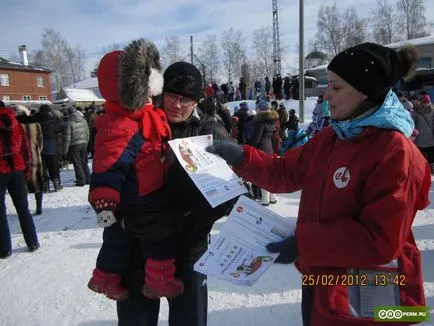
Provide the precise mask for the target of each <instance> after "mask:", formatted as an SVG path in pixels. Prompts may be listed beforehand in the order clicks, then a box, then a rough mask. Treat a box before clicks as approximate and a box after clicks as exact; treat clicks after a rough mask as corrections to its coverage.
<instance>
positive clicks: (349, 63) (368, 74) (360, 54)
mask: <svg viewBox="0 0 434 326" xmlns="http://www.w3.org/2000/svg"><path fill="white" fill-rule="evenodd" d="M417 60H418V55H417V50H416V48H415V47H414V46H405V47H403V48H402V49H400V50H399V51H395V50H394V49H391V48H388V47H384V46H382V45H379V44H375V43H370V42H366V43H362V44H359V45H356V46H353V47H351V48H348V49H346V50H344V51H342V52H340V53H339V54H337V55H336V56H335V57H334V58H333V59H332V61H331V62H330V64H329V65H328V67H327V69H328V70H331V71H333V72H334V73H336V74H337V75H339V76H340V77H341V78H342V79H344V80H345V81H346V82H347V83H349V84H350V85H351V86H353V87H354V88H355V89H357V90H359V91H360V92H362V93H363V94H365V95H366V96H367V97H368V98H369V99H370V100H372V101H374V102H378V100H380V101H381V99H384V96H385V95H386V94H387V92H388V91H389V90H390V89H391V88H392V87H393V86H394V85H395V84H396V83H397V82H398V81H399V80H400V79H402V78H405V77H406V76H408V75H410V74H411V73H412V71H414V69H415V66H416V63H417Z"/></svg>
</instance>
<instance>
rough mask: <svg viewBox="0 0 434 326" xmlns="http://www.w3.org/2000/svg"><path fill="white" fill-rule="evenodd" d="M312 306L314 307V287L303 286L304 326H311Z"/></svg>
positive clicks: (302, 308) (302, 309)
mask: <svg viewBox="0 0 434 326" xmlns="http://www.w3.org/2000/svg"><path fill="white" fill-rule="evenodd" d="M312 305H313V287H312V286H306V285H303V286H302V287H301V316H302V318H303V326H309V325H310V319H311V318H310V316H311V314H312Z"/></svg>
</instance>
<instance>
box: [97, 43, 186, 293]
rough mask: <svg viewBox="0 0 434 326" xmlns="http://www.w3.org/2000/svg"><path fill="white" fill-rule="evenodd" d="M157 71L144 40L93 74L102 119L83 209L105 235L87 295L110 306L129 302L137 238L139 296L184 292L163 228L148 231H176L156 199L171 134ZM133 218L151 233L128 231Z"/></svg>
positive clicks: (154, 53) (155, 55) (109, 57)
mask: <svg viewBox="0 0 434 326" xmlns="http://www.w3.org/2000/svg"><path fill="white" fill-rule="evenodd" d="M160 69H161V66H160V55H159V52H158V50H157V48H156V47H155V45H154V44H153V43H152V42H150V41H146V40H143V39H140V40H135V41H133V42H132V43H130V44H129V45H128V46H127V47H126V48H125V49H124V50H123V51H112V52H109V53H107V54H106V55H105V56H104V57H103V58H102V59H101V62H100V64H99V67H98V75H97V77H98V84H99V89H100V91H101V95H102V96H103V97H104V98H105V99H106V103H105V104H104V108H105V113H104V114H102V115H100V116H98V117H97V119H96V122H95V128H96V138H95V156H94V160H93V173H92V176H91V184H90V192H89V202H90V203H91V204H92V206H93V207H94V209H95V211H96V212H97V222H98V225H99V226H101V227H104V234H103V244H102V247H101V249H100V252H99V255H98V258H97V262H96V268H95V269H94V270H93V276H92V278H91V279H90V281H89V283H88V287H89V288H90V289H91V290H93V291H95V292H98V293H104V294H105V295H106V296H107V297H108V298H110V299H114V300H125V299H127V298H128V296H129V291H128V290H127V289H126V288H125V287H124V286H123V285H122V284H121V281H122V275H123V274H124V272H125V270H126V268H127V265H128V261H129V257H130V256H129V255H130V252H131V244H132V243H133V240H134V238H140V240H141V244H142V252H143V255H144V257H145V258H146V262H145V267H144V269H145V276H144V278H145V282H144V285H143V288H142V294H143V295H144V296H146V297H148V298H151V299H156V298H160V297H167V298H174V297H176V296H178V295H180V294H181V293H182V291H183V283H182V282H181V281H179V280H178V279H176V278H175V259H174V258H173V257H175V247H176V245H175V244H173V242H174V241H175V239H174V237H173V234H171V233H170V232H169V229H168V228H166V229H163V230H167V232H160V233H157V232H153V229H152V228H153V227H161V225H165V224H166V223H167V224H171V223H174V221H173V219H172V216H173V214H171V213H170V212H169V211H168V210H166V209H165V208H166V207H167V205H166V200H165V198H166V197H165V195H164V194H163V191H162V186H163V184H164V181H165V176H166V173H167V167H168V163H167V162H168V161H169V160H168V159H167V158H168V150H169V147H168V144H167V141H168V140H169V139H170V137H171V131H170V127H169V125H168V123H167V119H166V115H165V112H164V111H163V110H162V109H160V108H156V107H154V105H153V103H152V97H153V96H156V95H159V94H161V92H162V88H163V76H162V75H161V73H160ZM138 217H139V219H140V221H139V222H140V223H139V224H142V225H149V229H148V230H149V233H148V234H146V235H144V234H143V233H142V232H140V233H139V232H138V231H137V228H134V227H131V225H132V223H133V222H132V221H134V223H136V224H135V225H137V219H138ZM171 219H172V220H171ZM120 221H122V222H120ZM121 224H122V225H121Z"/></svg>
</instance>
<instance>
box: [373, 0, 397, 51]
mask: <svg viewBox="0 0 434 326" xmlns="http://www.w3.org/2000/svg"><path fill="white" fill-rule="evenodd" d="M371 16H372V20H371V25H372V34H373V38H374V40H375V42H377V43H380V44H390V43H392V42H395V41H397V40H398V36H397V20H398V18H397V15H396V10H395V7H394V6H393V4H392V3H391V2H390V1H389V0H377V7H376V8H375V10H373V11H372V12H371Z"/></svg>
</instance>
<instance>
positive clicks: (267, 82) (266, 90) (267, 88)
mask: <svg viewBox="0 0 434 326" xmlns="http://www.w3.org/2000/svg"><path fill="white" fill-rule="evenodd" d="M270 90H271V83H270V81H269V80H268V79H266V80H265V93H267V94H268V93H270Z"/></svg>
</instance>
